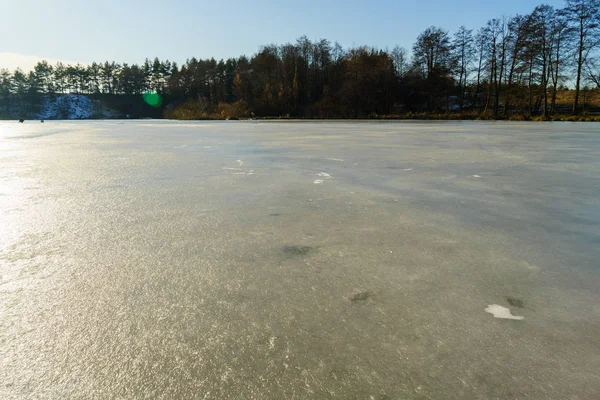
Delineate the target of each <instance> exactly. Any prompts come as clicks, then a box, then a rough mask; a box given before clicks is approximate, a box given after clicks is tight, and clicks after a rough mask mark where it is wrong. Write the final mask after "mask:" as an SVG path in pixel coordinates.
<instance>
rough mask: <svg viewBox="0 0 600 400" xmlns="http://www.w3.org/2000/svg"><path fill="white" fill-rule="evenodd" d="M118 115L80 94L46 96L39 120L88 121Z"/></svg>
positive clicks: (39, 113) (38, 114)
mask: <svg viewBox="0 0 600 400" xmlns="http://www.w3.org/2000/svg"><path fill="white" fill-rule="evenodd" d="M117 116H118V115H117V113H115V112H114V111H112V110H108V109H106V107H103V105H102V104H101V103H100V102H99V101H94V100H92V99H90V98H89V97H88V96H85V95H80V94H62V95H57V96H53V97H51V96H45V98H44V101H43V103H42V106H41V110H40V112H38V113H37V115H36V118H39V119H87V118H114V117H117Z"/></svg>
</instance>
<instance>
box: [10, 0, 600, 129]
mask: <svg viewBox="0 0 600 400" xmlns="http://www.w3.org/2000/svg"><path fill="white" fill-rule="evenodd" d="M0 62H1V61H0ZM0 67H1V65H0ZM599 91H600V0H566V1H565V4H564V7H563V8H560V9H556V8H553V7H552V6H549V5H540V6H537V7H536V8H535V9H534V10H532V12H531V13H530V14H527V15H518V14H517V15H512V16H502V17H499V18H494V19H491V20H489V21H487V23H486V24H485V25H484V26H482V27H479V28H478V29H472V28H469V27H465V26H461V27H458V28H457V29H456V30H455V31H454V32H452V33H451V32H449V31H448V30H446V29H444V28H442V27H436V26H431V27H429V28H427V29H425V30H423V31H422V32H421V33H420V34H419V36H418V37H417V39H416V41H415V43H414V45H413V46H412V49H410V50H409V49H405V48H402V47H399V46H396V47H394V48H393V49H391V50H389V49H385V50H383V49H378V48H374V47H366V46H361V47H353V48H343V47H342V46H341V45H340V44H339V43H337V42H334V43H332V42H330V41H329V40H326V39H321V40H314V41H313V40H310V39H309V38H308V37H306V36H302V37H300V38H298V39H297V40H296V42H295V43H286V44H282V45H275V44H269V45H265V46H261V47H260V48H259V49H258V51H257V53H256V54H254V55H252V56H250V57H247V56H244V55H242V56H240V57H237V58H229V59H226V60H219V61H217V60H215V59H214V58H211V59H197V58H194V57H192V58H190V59H188V60H187V61H185V62H184V63H183V64H181V65H179V64H177V63H176V62H171V61H169V60H160V59H159V58H154V59H153V60H151V59H146V60H145V61H144V62H143V63H142V64H139V65H138V64H127V63H118V62H115V61H104V62H93V63H91V64H89V65H81V64H76V65H65V64H62V63H57V64H56V65H51V64H49V63H48V62H45V61H42V62H39V63H38V64H37V65H36V66H35V68H34V69H33V70H31V71H29V72H24V71H22V70H20V69H17V70H15V71H9V70H7V69H0V117H2V118H17V117H20V115H15V114H27V113H32V112H34V111H35V109H36V107H39V105H40V104H41V101H42V99H44V98H48V97H49V98H52V97H55V96H60V95H62V94H78V95H85V96H88V97H90V98H92V99H94V100H96V101H101V102H103V103H105V104H108V105H110V106H111V107H113V108H115V109H118V110H120V111H121V112H122V113H123V115H128V116H130V117H132V118H140V117H154V118H174V119H209V118H222V119H236V118H248V117H254V118H260V117H274V118H395V117H398V118H402V117H408V118H410V117H424V118H429V117H432V118H453V117H456V118H493V119H508V118H510V119H513V118H515V119H518V118H523V119H528V118H539V119H552V118H553V116H556V115H568V114H570V115H593V114H595V113H596V112H598V111H600V108H599V107H600V104H598V102H597V101H596V100H595V99H597V98H598V97H599V95H598V92H599Z"/></svg>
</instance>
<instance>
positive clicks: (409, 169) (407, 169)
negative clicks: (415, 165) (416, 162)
mask: <svg viewBox="0 0 600 400" xmlns="http://www.w3.org/2000/svg"><path fill="white" fill-rule="evenodd" d="M402 171H412V168H404V169H403V170H402Z"/></svg>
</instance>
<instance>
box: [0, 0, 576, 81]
mask: <svg viewBox="0 0 600 400" xmlns="http://www.w3.org/2000/svg"><path fill="white" fill-rule="evenodd" d="M541 3H542V1H536V0H505V1H497V2H489V1H485V0H463V1H455V2H451V1H441V0H429V1H391V0H385V1H356V0H346V1H338V0H330V1H313V0H310V1H285V0H281V1H276V0H255V1H241V0H228V1H201V0H195V1H194V0H172V1H166V0H162V1H156V0H145V1H141V0H120V1H117V0H103V1H89V0H0V14H2V15H3V18H2V20H3V21H2V23H0V38H2V39H1V40H0V68H2V67H9V68H11V69H12V68H14V65H16V64H15V62H16V63H17V64H18V63H19V59H21V60H25V58H24V56H29V61H30V62H31V60H35V59H38V58H46V59H51V60H67V61H80V62H84V63H88V62H91V61H104V60H115V61H119V62H129V63H132V62H138V63H139V62H142V61H143V60H144V59H145V58H146V57H149V58H153V57H155V56H158V57H159V58H161V59H167V58H168V59H170V60H174V61H177V62H182V61H185V59H187V58H190V57H192V56H194V57H197V58H205V57H215V58H217V59H219V58H227V57H237V56H239V55H241V54H246V55H251V54H253V53H254V52H256V51H257V49H258V47H259V46H260V45H263V44H269V43H285V42H294V41H295V39H296V38H298V37H299V36H301V35H303V34H306V35H307V36H308V37H309V38H311V39H319V38H326V39H329V40H330V41H332V42H334V41H336V40H337V41H338V42H340V43H341V44H342V45H343V46H344V47H348V46H354V45H369V46H376V47H379V48H386V47H387V48H390V49H391V48H393V47H394V45H400V46H403V47H406V48H407V49H409V50H410V48H411V46H412V43H413V42H414V40H415V38H416V37H417V35H418V34H419V33H420V32H421V31H423V30H424V29H425V28H427V27H428V26H431V25H436V26H441V27H443V28H445V29H447V30H449V31H450V32H453V31H454V30H456V28H458V27H459V26H460V25H465V26H467V27H468V28H475V29H477V28H479V27H480V26H482V25H483V24H485V22H486V21H487V20H488V19H491V18H495V17H500V16H502V15H514V14H517V13H528V12H530V11H531V10H533V8H534V7H535V6H536V5H538V4H541ZM546 3H547V4H550V5H553V6H555V7H561V6H562V5H563V4H564V1H563V0H550V1H546ZM25 64H26V62H25V61H21V64H19V65H23V66H24V67H25V68H26V67H27V66H26V65H25Z"/></svg>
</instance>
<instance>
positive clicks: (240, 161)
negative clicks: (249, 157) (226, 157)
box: [235, 160, 244, 166]
mask: <svg viewBox="0 0 600 400" xmlns="http://www.w3.org/2000/svg"><path fill="white" fill-rule="evenodd" d="M235 161H237V163H238V164H240V166H242V165H244V162H243V161H242V160H235Z"/></svg>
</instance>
